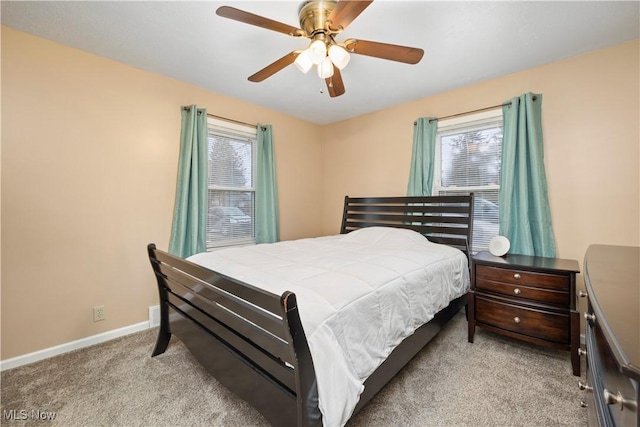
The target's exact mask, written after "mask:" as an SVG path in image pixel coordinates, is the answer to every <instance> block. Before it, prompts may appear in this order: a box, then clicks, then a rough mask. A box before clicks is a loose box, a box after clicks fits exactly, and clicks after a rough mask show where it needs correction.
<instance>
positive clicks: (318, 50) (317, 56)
mask: <svg viewBox="0 0 640 427" xmlns="http://www.w3.org/2000/svg"><path fill="white" fill-rule="evenodd" d="M307 51H308V52H309V58H311V62H313V63H314V64H320V63H321V62H322V61H323V60H324V58H326V57H327V46H326V45H325V43H324V41H323V40H314V41H313V42H312V43H311V44H310V45H309V48H308V49H307Z"/></svg>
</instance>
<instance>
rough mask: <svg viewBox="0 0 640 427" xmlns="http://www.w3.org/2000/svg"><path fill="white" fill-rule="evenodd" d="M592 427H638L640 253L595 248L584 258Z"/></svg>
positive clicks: (627, 248)
mask: <svg viewBox="0 0 640 427" xmlns="http://www.w3.org/2000/svg"><path fill="white" fill-rule="evenodd" d="M584 270H585V271H584V278H585V288H586V294H585V295H584V296H586V297H587V298H588V302H587V311H586V312H585V316H584V317H585V342H586V345H585V347H586V350H583V351H582V353H585V354H586V360H587V377H586V379H587V381H586V383H583V382H580V383H579V387H580V388H581V389H582V390H585V393H586V394H585V399H584V401H583V403H582V405H583V406H586V407H587V411H588V414H589V416H588V422H589V425H590V426H625V427H626V426H639V425H640V421H639V418H638V384H639V382H640V248H638V247H630V246H608V245H592V246H589V248H588V249H587V253H586V254H585V258H584Z"/></svg>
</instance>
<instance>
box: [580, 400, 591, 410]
mask: <svg viewBox="0 0 640 427" xmlns="http://www.w3.org/2000/svg"><path fill="white" fill-rule="evenodd" d="M580 407H581V408H588V407H589V405H587V402H585V401H584V400H581V401H580Z"/></svg>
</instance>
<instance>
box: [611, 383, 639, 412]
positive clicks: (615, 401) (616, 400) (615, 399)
mask: <svg viewBox="0 0 640 427" xmlns="http://www.w3.org/2000/svg"><path fill="white" fill-rule="evenodd" d="M602 400H604V403H606V404H607V405H620V410H621V411H622V410H624V408H625V406H626V407H627V408H630V409H637V407H638V405H637V403H636V402H635V401H633V400H628V399H625V398H624V397H622V393H620V392H618V393H616V394H613V393H611V392H610V391H609V390H607V389H606V388H605V389H604V390H603V391H602Z"/></svg>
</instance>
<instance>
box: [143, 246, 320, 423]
mask: <svg viewBox="0 0 640 427" xmlns="http://www.w3.org/2000/svg"><path fill="white" fill-rule="evenodd" d="M148 251H149V259H150V261H151V265H152V267H153V270H154V272H155V275H156V278H157V281H158V291H159V295H160V331H159V334H158V340H157V343H156V347H155V349H154V351H153V356H156V355H158V354H161V353H163V352H164V351H165V350H166V348H167V345H168V343H169V339H170V338H171V334H175V335H176V336H178V338H180V340H181V341H182V342H183V343H184V344H185V346H186V347H187V348H188V349H189V350H190V351H191V352H192V353H193V355H194V356H195V358H196V359H198V361H199V362H200V363H201V364H202V365H203V366H204V367H205V368H206V369H207V370H208V371H209V372H210V373H212V374H213V375H214V377H215V378H216V379H217V380H218V381H220V383H222V384H223V385H224V386H225V387H227V388H228V389H229V390H231V391H233V392H234V393H236V394H237V395H238V396H239V397H241V398H242V399H243V400H245V401H247V402H248V403H249V404H251V405H252V406H253V407H254V408H256V409H257V410H258V411H259V412H260V413H261V414H262V415H263V416H264V417H265V418H266V419H267V421H269V423H271V424H272V425H277V426H294V425H298V426H321V425H322V416H321V414H320V410H319V408H318V393H317V387H316V382H315V371H314V369H313V361H312V360H311V355H310V353H309V347H308V345H307V340H306V337H305V335H304V331H303V329H302V324H301V323H300V317H299V315H298V307H297V305H296V297H295V295H294V294H292V293H291V292H285V293H284V294H283V295H282V296H278V295H275V294H271V293H269V292H266V291H264V290H261V289H258V288H256V287H253V286H251V285H248V284H245V283H241V282H238V281H236V280H233V279H230V278H228V277H225V276H222V275H220V274H218V273H215V272H213V271H211V270H208V269H206V268H204V267H201V266H198V265H196V264H193V263H191V262H189V261H186V260H183V259H181V258H178V257H175V256H173V255H170V254H168V253H166V252H163V251H160V250H158V249H156V247H155V245H153V244H150V245H149V246H148Z"/></svg>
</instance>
